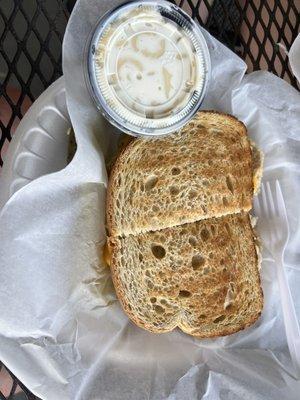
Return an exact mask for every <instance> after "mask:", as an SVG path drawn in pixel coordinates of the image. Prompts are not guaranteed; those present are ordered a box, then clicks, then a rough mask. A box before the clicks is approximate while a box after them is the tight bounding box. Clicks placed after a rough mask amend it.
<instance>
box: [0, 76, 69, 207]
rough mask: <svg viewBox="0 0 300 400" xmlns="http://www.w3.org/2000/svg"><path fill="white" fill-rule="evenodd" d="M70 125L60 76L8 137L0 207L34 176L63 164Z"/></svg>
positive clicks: (62, 81) (65, 159)
mask: <svg viewBox="0 0 300 400" xmlns="http://www.w3.org/2000/svg"><path fill="white" fill-rule="evenodd" d="M70 128H71V122H70V118H69V115H68V111H67V105H66V94H65V84H64V78H63V77H61V78H59V79H58V80H57V81H56V82H54V83H53V84H52V85H51V86H50V87H49V88H48V89H47V90H46V91H45V92H44V93H43V94H42V95H41V96H40V97H39V98H38V99H37V100H36V101H35V102H34V103H33V105H32V106H31V107H30V109H29V110H28V112H27V113H26V115H25V116H24V118H23V119H22V121H21V122H20V124H19V126H18V128H17V130H16V132H15V134H14V136H13V138H12V141H11V143H10V145H9V148H8V151H7V153H6V154H5V158H4V165H3V168H2V171H1V175H0V208H1V207H3V206H4V204H5V203H6V202H7V201H8V199H9V198H10V197H11V196H12V195H13V194H14V193H16V192H17V191H18V190H19V189H21V188H22V187H24V186H25V185H27V184H28V183H30V182H31V181H33V180H34V179H36V178H39V177H40V176H42V175H46V174H49V173H52V172H56V171H59V170H61V169H63V168H64V167H65V166H66V165H67V155H68V143H69V136H68V133H69V131H70Z"/></svg>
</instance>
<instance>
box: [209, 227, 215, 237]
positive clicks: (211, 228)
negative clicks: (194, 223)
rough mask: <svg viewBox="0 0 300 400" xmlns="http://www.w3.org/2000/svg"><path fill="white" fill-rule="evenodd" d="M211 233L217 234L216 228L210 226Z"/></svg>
mask: <svg viewBox="0 0 300 400" xmlns="http://www.w3.org/2000/svg"><path fill="white" fill-rule="evenodd" d="M210 230H211V233H212V234H213V235H214V234H215V233H216V228H215V226H214V225H211V226H210Z"/></svg>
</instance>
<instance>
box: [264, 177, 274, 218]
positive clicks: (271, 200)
mask: <svg viewBox="0 0 300 400" xmlns="http://www.w3.org/2000/svg"><path fill="white" fill-rule="evenodd" d="M266 187H267V200H268V203H269V211H270V215H271V216H275V215H276V211H275V204H274V198H273V197H274V196H273V194H272V191H271V186H270V182H267V183H266Z"/></svg>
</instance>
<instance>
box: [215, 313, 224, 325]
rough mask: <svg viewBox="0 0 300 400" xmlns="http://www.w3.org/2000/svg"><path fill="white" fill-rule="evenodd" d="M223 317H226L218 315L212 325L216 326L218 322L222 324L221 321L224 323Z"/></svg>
mask: <svg viewBox="0 0 300 400" xmlns="http://www.w3.org/2000/svg"><path fill="white" fill-rule="evenodd" d="M225 317H226V315H220V316H219V317H217V318H215V319H214V320H213V323H214V324H217V323H218V322H222V321H224V319H225Z"/></svg>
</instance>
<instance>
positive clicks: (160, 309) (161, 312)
mask: <svg viewBox="0 0 300 400" xmlns="http://www.w3.org/2000/svg"><path fill="white" fill-rule="evenodd" d="M154 310H155V311H156V312H157V314H163V313H164V312H165V309H164V308H163V307H162V306H160V305H158V304H156V305H155V306H154Z"/></svg>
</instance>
